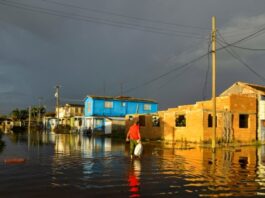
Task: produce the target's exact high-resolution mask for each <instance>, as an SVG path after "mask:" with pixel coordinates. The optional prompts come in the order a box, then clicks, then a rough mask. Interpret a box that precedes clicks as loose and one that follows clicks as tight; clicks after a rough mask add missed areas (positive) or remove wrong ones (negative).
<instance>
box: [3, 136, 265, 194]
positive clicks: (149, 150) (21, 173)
mask: <svg viewBox="0 0 265 198" xmlns="http://www.w3.org/2000/svg"><path fill="white" fill-rule="evenodd" d="M3 140H4V141H5V142H6V147H5V149H4V150H3V152H2V153H1V152H0V159H1V160H2V159H5V158H6V157H9V156H11V155H15V156H19V157H20V156H22V157H26V159H27V161H26V163H25V164H23V165H21V166H23V168H21V166H20V167H19V165H17V166H16V165H14V166H8V165H5V166H4V165H3V164H2V165H1V168H0V174H1V175H2V177H0V185H1V190H0V192H1V195H2V193H3V196H4V195H9V194H8V193H11V195H10V196H11V197H12V196H13V197H16V196H17V194H12V193H13V192H11V190H10V189H16V191H17V192H18V191H19V192H20V193H21V194H22V193H23V194H25V197H36V196H37V195H42V197H43V196H51V195H53V193H54V192H56V193H57V195H61V194H62V193H63V192H69V193H81V195H82V197H85V196H87V195H88V196H89V195H90V196H92V197H107V196H109V195H113V196H116V197H140V196H143V197H149V196H156V197H160V196H166V197H186V196H188V197H199V196H200V197H220V196H229V197H232V196H235V197H241V196H262V195H265V146H260V147H255V146H248V147H239V148H235V147H229V148H228V147H227V148H219V149H217V150H216V152H215V153H212V150H211V149H208V148H202V147H199V146H197V147H196V146H195V147H192V149H183V148H182V147H177V146H171V145H164V144H162V143H144V144H143V146H144V153H143V156H142V158H141V159H140V160H139V159H135V160H130V158H129V154H128V150H129V148H128V147H129V145H126V144H125V143H124V142H122V141H121V142H120V141H116V140H113V139H111V138H104V137H88V136H83V135H80V134H54V133H42V132H39V133H30V134H29V133H23V134H6V135H4V136H3ZM181 148H182V149H181ZM29 188H30V189H31V190H33V191H34V192H35V194H34V196H31V194H29V193H28V191H27V189H29ZM43 189H45V190H43ZM17 192H16V193H17ZM38 192H41V194H38ZM14 193H15V192H14ZM27 195H28V196H27ZM64 195H66V196H67V193H66V194H64ZM81 195H80V196H81ZM83 195H84V196H83Z"/></svg>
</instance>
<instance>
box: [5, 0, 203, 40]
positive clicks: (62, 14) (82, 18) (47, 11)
mask: <svg viewBox="0 0 265 198" xmlns="http://www.w3.org/2000/svg"><path fill="white" fill-rule="evenodd" d="M0 5H4V6H8V7H13V8H17V9H23V10H27V11H31V12H37V13H43V14H48V15H53V16H58V17H64V18H68V19H72V20H78V21H85V22H91V23H96V24H104V25H110V26H115V27H119V28H126V29H133V30H140V31H145V32H152V33H158V34H164V35H170V36H179V37H186V38H194V39H203V37H199V36H201V35H200V34H195V33H187V32H180V31H175V30H165V29H163V28H158V27H153V26H146V25H141V24H134V23H128V22H122V21H113V20H111V19H103V18H98V17H91V16H85V15H79V14H75V13H73V14H71V13H66V12H62V11H58V10H53V9H47V8H41V7H38V6H32V5H28V4H23V3H19V2H11V1H9V2H7V1H6V0H0ZM187 34H193V35H194V34H195V35H197V36H198V37H197V36H192V35H187Z"/></svg>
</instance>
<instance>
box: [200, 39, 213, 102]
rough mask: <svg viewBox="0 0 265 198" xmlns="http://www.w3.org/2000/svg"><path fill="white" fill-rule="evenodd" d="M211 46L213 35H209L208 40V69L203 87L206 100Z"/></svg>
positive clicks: (203, 97)
mask: <svg viewBox="0 0 265 198" xmlns="http://www.w3.org/2000/svg"><path fill="white" fill-rule="evenodd" d="M210 47H211V37H209V40H208V49H207V70H206V74H205V79H204V85H203V89H202V99H203V100H205V99H206V92H207V81H208V75H209V71H210V53H211V52H210Z"/></svg>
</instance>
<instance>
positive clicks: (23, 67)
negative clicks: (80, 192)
mask: <svg viewBox="0 0 265 198" xmlns="http://www.w3.org/2000/svg"><path fill="white" fill-rule="evenodd" d="M213 15H215V16H216V23H217V29H218V32H219V33H218V35H217V39H218V40H219V43H220V42H222V43H221V44H222V45H225V42H227V43H234V42H236V41H238V40H240V39H243V38H246V37H247V36H248V35H251V34H253V33H255V32H257V31H259V30H260V32H259V33H258V34H255V35H254V36H253V37H250V38H248V39H246V40H243V41H242V42H239V43H236V44H235V45H237V46H240V47H243V48H251V49H264V48H265V30H264V31H263V30H262V28H264V27H265V1H264V0H255V1H253V0H252V1H251V0H222V1H220V0H219V1H218V0H133V1H132V0H0V114H7V113H9V112H10V111H11V110H12V109H14V108H27V107H28V106H30V105H38V104H39V102H41V103H42V104H43V105H46V107H47V108H48V110H49V111H52V110H53V108H54V106H55V98H54V92H55V88H54V87H55V86H56V85H61V89H60V93H61V103H62V104H64V103H67V102H68V103H78V102H79V103H82V100H83V99H84V98H85V96H86V95H108V96H117V95H121V94H122V95H127V96H132V97H137V98H148V99H154V100H156V101H157V102H158V103H159V108H160V109H161V110H163V109H166V108H169V107H175V106H177V105H182V104H192V103H195V102H196V101H200V100H203V99H204V98H206V99H209V98H210V97H211V85H210V83H211V70H210V69H208V58H211V57H208V56H207V55H206V56H204V57H203V58H201V59H200V60H198V61H193V60H195V59H196V58H198V57H201V56H203V55H205V54H207V51H208V46H209V37H210V34H211V17H212V16H213ZM217 47H221V45H220V44H218V45H217ZM226 49H227V50H225V49H223V50H219V51H218V52H217V93H218V94H219V93H221V92H222V91H223V90H225V89H226V88H228V87H229V86H230V85H232V84H233V83H234V82H236V81H244V82H251V83H256V84H261V85H265V82H264V77H263V76H265V67H264V63H265V56H264V53H265V51H264V50H246V49H239V48H235V47H231V46H230V47H228V48H226ZM228 50H230V51H229V52H228ZM231 50H232V51H231ZM231 54H233V55H234V56H235V57H239V60H240V61H241V62H240V61H238V60H237V59H235V57H233V56H231ZM191 61H192V64H190V65H186V63H189V62H191ZM242 62H244V63H245V64H242ZM210 64H211V62H210ZM207 71H208V72H207ZM207 74H208V75H207ZM206 76H208V78H207V81H206V82H207V86H206V87H205V80H206ZM205 88H206V89H205ZM40 97H42V98H43V99H42V100H40V99H38V98H40Z"/></svg>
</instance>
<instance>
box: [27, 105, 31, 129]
mask: <svg viewBox="0 0 265 198" xmlns="http://www.w3.org/2000/svg"><path fill="white" fill-rule="evenodd" d="M30 125H31V107H29V123H28V132H29V133H30Z"/></svg>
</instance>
